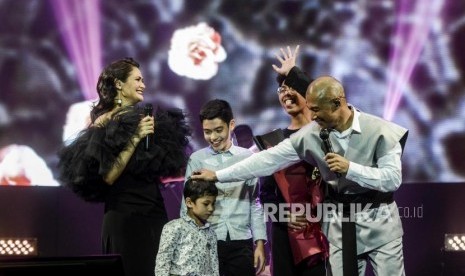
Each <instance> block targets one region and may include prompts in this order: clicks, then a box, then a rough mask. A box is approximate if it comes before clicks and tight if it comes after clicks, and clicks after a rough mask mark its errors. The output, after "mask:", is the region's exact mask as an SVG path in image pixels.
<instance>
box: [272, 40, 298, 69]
mask: <svg viewBox="0 0 465 276" xmlns="http://www.w3.org/2000/svg"><path fill="white" fill-rule="evenodd" d="M299 48H300V45H297V46H296V47H295V49H294V52H292V51H291V47H289V46H287V53H286V51H285V50H284V49H283V48H281V49H280V50H281V54H282V57H281V56H279V55H276V58H277V59H278V60H279V62H281V67H278V66H276V65H274V64H272V65H271V66H272V67H273V69H274V70H275V71H276V73H278V74H280V75H283V76H287V74H289V71H291V69H292V67H294V66H295V59H296V58H297V55H298V54H299Z"/></svg>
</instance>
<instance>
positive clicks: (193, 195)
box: [184, 178, 218, 202]
mask: <svg viewBox="0 0 465 276" xmlns="http://www.w3.org/2000/svg"><path fill="white" fill-rule="evenodd" d="M204 196H218V188H217V187H216V185H215V182H214V181H205V180H192V179H191V178H189V179H188V180H187V181H186V183H185V184H184V198H188V197H189V198H190V199H191V200H192V202H195V201H196V200H197V199H198V198H201V197H204Z"/></svg>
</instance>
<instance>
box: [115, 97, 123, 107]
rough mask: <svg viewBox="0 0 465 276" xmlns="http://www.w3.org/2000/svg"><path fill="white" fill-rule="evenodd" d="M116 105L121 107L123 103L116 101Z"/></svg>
mask: <svg viewBox="0 0 465 276" xmlns="http://www.w3.org/2000/svg"><path fill="white" fill-rule="evenodd" d="M116 104H117V105H118V106H119V107H121V105H123V101H122V100H121V99H116Z"/></svg>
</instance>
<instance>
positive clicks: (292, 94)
mask: <svg viewBox="0 0 465 276" xmlns="http://www.w3.org/2000/svg"><path fill="white" fill-rule="evenodd" d="M278 98H279V103H280V104H281V106H282V107H283V109H284V110H285V111H286V112H287V114H289V115H296V114H299V113H302V112H303V110H304V109H306V108H307V106H306V101H305V98H304V97H302V96H301V95H300V94H299V93H298V92H297V91H295V90H294V89H293V88H291V87H289V86H287V85H285V84H284V83H283V84H282V85H281V87H279V89H278Z"/></svg>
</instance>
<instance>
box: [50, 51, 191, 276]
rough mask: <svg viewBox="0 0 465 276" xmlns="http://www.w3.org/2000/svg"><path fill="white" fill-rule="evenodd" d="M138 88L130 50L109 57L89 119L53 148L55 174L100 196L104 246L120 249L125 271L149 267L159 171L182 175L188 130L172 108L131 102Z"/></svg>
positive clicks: (156, 229) (142, 274)
mask: <svg viewBox="0 0 465 276" xmlns="http://www.w3.org/2000/svg"><path fill="white" fill-rule="evenodd" d="M144 89H145V85H144V81H143V77H142V74H141V71H140V70H139V64H138V63H137V62H136V61H134V60H133V59H132V58H124V59H121V60H117V61H115V62H113V63H111V64H109V65H108V66H107V67H106V68H105V69H104V70H103V71H102V73H101V74H100V77H99V79H98V83H97V92H98V95H99V101H98V103H97V104H96V105H95V106H94V107H93V108H92V110H91V113H90V116H91V122H92V123H91V125H90V126H89V127H88V128H86V129H85V130H83V131H81V133H80V134H79V135H78V137H77V138H75V139H74V140H73V141H71V142H70V143H68V145H67V146H64V147H63V148H62V149H61V150H60V152H59V158H60V162H59V172H60V176H59V179H60V181H61V182H62V183H63V184H64V185H67V186H69V187H70V188H71V189H72V190H73V191H74V192H75V193H77V194H78V195H79V196H80V197H82V198H83V199H84V200H86V201H90V202H104V204H105V214H104V217H103V225H102V246H103V253H105V254H120V255H121V256H122V259H123V265H124V270H125V275H126V276H146V275H147V276H149V275H150V276H153V275H154V270H155V259H156V254H157V252H158V245H159V242H160V235H161V231H162V228H163V225H164V224H165V223H166V222H167V221H168V218H167V214H166V210H165V206H164V202H163V198H162V195H161V193H160V190H159V185H160V184H161V181H160V178H161V177H168V176H178V175H183V169H184V166H185V164H186V163H187V155H186V147H187V145H188V143H189V139H188V137H189V135H190V130H189V128H188V126H187V124H186V121H185V116H184V114H183V112H182V111H181V110H179V109H170V110H161V109H160V108H159V109H158V110H156V112H155V114H154V115H153V116H146V115H147V114H144V108H140V107H138V105H137V104H138V103H140V102H141V101H143V99H144V97H143V93H144ZM147 135H150V137H151V139H150V140H149V141H150V143H149V146H148V149H146V147H145V143H146V139H145V137H146V136H147Z"/></svg>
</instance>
